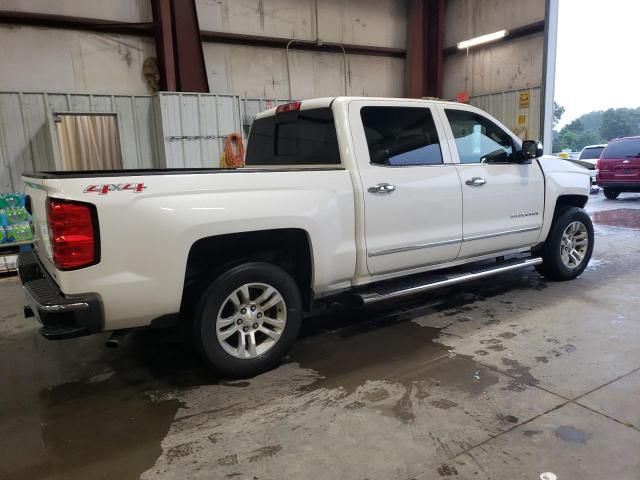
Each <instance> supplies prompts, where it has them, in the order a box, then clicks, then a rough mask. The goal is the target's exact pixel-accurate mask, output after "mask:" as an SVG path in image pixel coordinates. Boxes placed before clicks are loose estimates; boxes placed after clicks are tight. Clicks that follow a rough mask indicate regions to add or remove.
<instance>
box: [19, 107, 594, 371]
mask: <svg viewBox="0 0 640 480" xmlns="http://www.w3.org/2000/svg"><path fill="white" fill-rule="evenodd" d="M23 178H24V181H25V183H26V185H27V186H26V193H27V195H28V198H27V204H28V208H29V209H30V210H31V212H32V214H33V221H34V225H35V241H34V251H33V253H24V254H22V255H21V256H20V259H19V272H20V277H21V279H22V282H23V284H24V286H25V288H26V291H27V293H28V298H29V302H30V308H27V309H26V312H27V313H28V314H29V313H34V314H35V315H37V316H38V318H39V320H40V321H41V323H42V324H43V327H42V330H41V333H42V334H43V335H44V336H45V337H47V338H50V339H61V338H69V337H76V336H82V335H88V334H92V333H97V332H104V331H125V330H127V329H132V328H139V327H148V326H153V327H161V326H165V325H170V324H174V323H175V322H192V326H193V335H194V339H195V342H196V344H197V345H198V347H199V350H200V352H201V353H202V356H203V357H204V359H205V360H206V361H207V362H208V363H209V364H210V365H211V366H212V367H213V368H214V369H216V370H218V371H219V372H221V373H222V374H224V375H227V376H236V377H237V376H248V375H254V374H256V373H258V372H261V371H264V370H265V369H268V368H271V367H273V366H274V365H276V364H277V363H278V362H279V361H280V359H281V358H282V357H283V356H284V355H285V354H286V353H287V351H288V350H289V349H290V348H291V346H292V344H293V342H294V341H295V339H296V337H297V334H298V330H299V328H300V325H301V322H302V321H303V316H304V313H305V312H308V311H309V310H311V309H312V308H314V306H315V305H318V304H319V303H322V302H324V301H329V300H332V301H333V300H336V299H348V300H351V301H353V300H355V301H357V302H359V303H360V304H363V305H369V304H374V303H377V302H383V301H387V300H390V299H396V298H400V297H404V296H407V295H413V294H418V293H421V292H425V291H428V290H431V289H434V288H438V287H443V286H448V285H452V284H457V283H461V282H464V281H468V280H475V279H482V278H486V277H489V276H491V275H495V274H498V273H502V272H508V271H511V270H516V269H521V268H527V267H531V266H535V267H536V268H538V270H539V271H540V272H541V273H542V274H543V275H545V276H547V277H549V278H553V279H556V280H569V279H573V278H575V277H577V276H578V275H580V274H581V273H582V271H583V270H584V269H585V267H586V266H587V263H588V262H589V259H590V257H591V252H592V249H593V226H592V224H591V220H590V219H589V216H588V215H587V214H586V213H585V212H584V210H583V207H584V206H585V204H586V202H587V199H588V196H589V176H588V174H587V172H586V171H585V170H584V169H583V168H580V167H577V166H575V165H573V164H571V163H569V162H558V161H557V160H555V159H554V158H553V157H542V147H541V144H540V143H539V142H535V141H525V142H521V141H520V140H519V139H518V137H517V136H515V135H514V134H513V133H512V132H510V131H509V130H508V129H507V128H506V127H505V126H504V125H502V124H501V123H500V122H498V121H497V120H496V119H494V118H493V117H491V116H490V115H488V114H487V113H485V112H483V111H481V110H479V109H477V108H475V107H472V106H470V105H464V104H459V103H452V102H440V101H431V100H413V99H391V98H355V97H337V98H321V99H315V100H305V101H302V102H295V103H292V104H288V105H282V106H279V107H277V108H273V109H271V110H268V111H266V112H263V113H261V114H259V115H258V116H257V117H256V120H255V122H254V123H253V126H252V128H251V132H250V136H249V140H248V148H247V155H246V167H245V168H241V169H226V170H225V169H190V170H118V171H105V172H45V173H31V174H25V175H24V176H23Z"/></svg>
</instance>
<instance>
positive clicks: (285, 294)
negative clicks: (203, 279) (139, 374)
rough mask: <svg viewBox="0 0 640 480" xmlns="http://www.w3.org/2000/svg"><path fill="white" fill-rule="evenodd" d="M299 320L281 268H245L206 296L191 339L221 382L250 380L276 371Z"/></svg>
mask: <svg viewBox="0 0 640 480" xmlns="http://www.w3.org/2000/svg"><path fill="white" fill-rule="evenodd" d="M301 319H302V300H301V296H300V291H299V289H298V286H297V285H296V283H295V281H294V280H293V278H291V276H290V275H289V274H288V273H287V272H285V271H284V270H283V269H281V268H280V267H277V266H275V265H272V264H269V263H264V262H248V263H244V264H242V265H238V266H236V267H233V268H231V269H229V270H227V271H226V272H224V273H223V274H222V275H220V276H219V277H218V278H216V279H215V280H214V281H213V282H212V283H211V284H210V285H209V287H208V288H207V289H206V290H205V291H204V293H203V295H202V298H201V300H200V302H199V304H198V307H197V309H196V315H195V319H194V320H195V322H194V338H195V341H196V344H197V345H198V347H199V350H200V353H201V354H202V356H203V358H204V359H205V360H206V361H207V363H208V364H209V365H210V366H211V367H212V368H213V369H214V370H216V371H217V372H218V373H220V374H222V375H223V376H225V377H234V378H237V377H250V376H254V375H257V374H258V373H262V372H264V371H266V370H269V369H271V368H273V367H275V366H276V365H277V364H278V363H279V362H280V360H281V359H282V358H283V357H284V356H285V355H286V354H287V352H288V351H289V350H290V349H291V347H292V346H293V343H294V342H295V340H296V338H297V336H298V332H299V330H300V323H301Z"/></svg>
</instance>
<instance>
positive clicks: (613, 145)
mask: <svg viewBox="0 0 640 480" xmlns="http://www.w3.org/2000/svg"><path fill="white" fill-rule="evenodd" d="M596 182H597V183H598V186H599V187H602V189H603V190H604V195H605V197H607V198H609V199H611V200H615V199H616V198H618V195H620V193H621V192H640V137H625V138H614V139H613V140H611V141H610V142H609V143H608V145H607V146H606V147H605V149H604V150H603V151H602V154H600V159H599V160H598V163H597V164H596Z"/></svg>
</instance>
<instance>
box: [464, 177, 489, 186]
mask: <svg viewBox="0 0 640 480" xmlns="http://www.w3.org/2000/svg"><path fill="white" fill-rule="evenodd" d="M464 183H466V184H467V185H469V186H470V187H481V186H482V185H484V184H485V183H487V181H486V180H485V179H484V178H482V177H473V178H472V179H470V180H467V181H466V182H464Z"/></svg>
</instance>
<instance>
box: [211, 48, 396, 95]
mask: <svg viewBox="0 0 640 480" xmlns="http://www.w3.org/2000/svg"><path fill="white" fill-rule="evenodd" d="M204 55H205V62H206V65H207V74H208V77H209V87H210V89H211V91H214V92H223V93H228V94H239V95H241V96H242V97H250V98H289V84H288V81H287V67H286V65H287V63H286V55H285V51H284V49H282V50H279V49H275V48H256V47H245V46H241V45H222V44H214V43H205V44H204ZM290 61H291V64H290V66H291V83H292V85H293V88H292V92H291V93H292V97H293V98H300V99H304V98H314V97H324V96H334V95H343V94H344V67H343V59H342V55H341V54H333V53H322V52H309V51H302V50H292V51H291V52H290ZM404 65H405V62H404V59H402V58H390V57H371V56H364V55H347V93H348V94H349V95H368V96H389V97H398V96H402V93H403V86H404V69H405V67H404Z"/></svg>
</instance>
